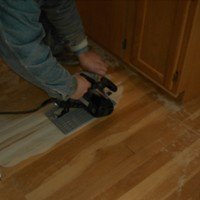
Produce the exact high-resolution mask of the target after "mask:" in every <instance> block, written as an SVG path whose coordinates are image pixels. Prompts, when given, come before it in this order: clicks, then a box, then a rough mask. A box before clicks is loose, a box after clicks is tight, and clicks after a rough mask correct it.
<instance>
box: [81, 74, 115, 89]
mask: <svg viewBox="0 0 200 200" xmlns="http://www.w3.org/2000/svg"><path fill="white" fill-rule="evenodd" d="M80 75H81V76H83V77H84V78H85V79H86V80H87V81H89V82H90V83H91V85H92V86H91V88H90V89H99V90H103V89H104V88H106V87H107V88H108V89H110V90H111V91H112V92H116V91H117V86H116V85H115V84H114V83H113V82H112V81H111V80H109V79H108V78H106V77H102V78H101V79H100V81H95V80H94V79H93V78H91V77H89V76H87V75H86V74H84V73H81V74H80Z"/></svg>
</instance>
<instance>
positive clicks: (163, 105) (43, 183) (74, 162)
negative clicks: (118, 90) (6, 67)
mask: <svg viewBox="0 0 200 200" xmlns="http://www.w3.org/2000/svg"><path fill="white" fill-rule="evenodd" d="M10 73H11V74H12V72H10ZM109 75H110V77H111V78H112V80H114V81H115V82H116V83H117V84H118V85H120V86H121V87H123V95H122V97H121V99H120V101H119V103H118V105H117V107H116V109H115V112H114V113H113V114H112V115H111V116H109V117H106V118H103V119H100V120H97V121H95V122H93V123H91V124H90V125H88V126H86V127H84V128H83V129H82V130H80V131H78V132H77V133H75V134H73V135H71V136H69V137H67V138H65V139H63V141H62V142H60V143H59V144H57V145H56V146H54V147H53V148H51V149H50V150H48V151H47V152H45V153H43V154H40V155H38V156H35V157H32V158H30V159H28V160H25V161H24V162H22V163H20V164H18V165H16V166H14V167H10V168H0V170H2V171H3V174H4V177H3V178H2V181H1V182H0V200H25V199H26V200H68V199H69V200H89V199H91V200H114V199H120V200H161V199H163V200H200V99H194V100H193V101H192V102H190V103H188V105H186V109H182V108H181V106H179V105H176V104H175V103H173V102H171V101H170V100H167V99H166V98H165V97H162V98H161V95H160V94H159V93H158V92H157V91H155V89H153V87H152V86H151V85H149V84H148V83H147V82H145V80H142V79H141V78H139V77H138V76H137V75H135V74H130V72H128V71H125V70H123V69H110V70H109ZM12 76H14V75H13V74H12ZM14 77H15V76H14ZM16 77H17V76H16ZM16 77H15V78H16ZM10 81H11V80H10ZM17 83H18V84H19V83H20V88H19V89H18V90H16V87H18V86H19V85H18V86H16V87H15V95H14V97H15V104H14V105H13V104H12V102H13V99H10V97H11V96H12V88H11V90H10V89H9V88H8V87H9V83H8V82H7V83H6V84H7V86H6V87H4V86H5V85H3V84H1V90H2V92H3V94H4V95H3V96H1V97H0V104H1V106H0V107H1V108H5V105H8V103H9V104H11V105H12V106H11V107H10V109H19V108H20V109H24V108H29V107H30V106H32V107H34V106H35V105H37V104H38V102H40V101H42V100H44V99H45V98H46V95H45V94H44V93H43V92H42V91H40V90H38V89H37V88H35V87H33V86H30V85H29V84H28V83H26V82H25V81H22V80H21V79H19V78H17ZM4 84H5V81H4ZM30 88H31V91H34V92H32V93H31V94H29V93H30V92H29V91H30ZM21 95H26V98H22V96H21ZM16 99H17V100H16ZM31 99H34V101H31ZM9 101H10V102H9ZM22 104H23V105H22ZM1 119H2V118H1ZM10 120H12V117H11V118H10ZM38 123H39V122H38ZM49 124H50V122H49ZM3 126H4V124H3V123H1V127H0V129H1V128H2V127H3Z"/></svg>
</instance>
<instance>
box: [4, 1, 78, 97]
mask: <svg viewBox="0 0 200 200" xmlns="http://www.w3.org/2000/svg"><path fill="white" fill-rule="evenodd" d="M39 16H40V8H39V6H38V4H37V3H36V2H35V1H34V0H18V1H14V0H0V28H1V29H0V54H1V56H2V57H3V58H4V60H5V61H6V62H7V63H8V64H9V65H10V67H11V68H12V69H13V70H14V71H15V72H17V73H18V74H20V75H21V76H22V77H24V78H25V79H27V80H28V81H30V82H32V83H33V84H35V85H37V86H39V87H41V88H42V89H44V90H46V91H47V92H48V93H49V95H50V96H53V97H57V98H62V99H67V98H68V97H69V96H70V95H71V94H73V93H74V91H75V90H76V79H75V78H74V77H73V76H72V75H70V74H69V72H68V71H67V70H66V69H64V68H63V67H62V66H61V65H60V64H59V63H58V62H57V60H56V59H55V58H54V57H53V56H52V53H51V50H50V48H49V47H48V46H46V45H45V44H44V42H43V38H44V36H45V33H44V30H43V26H42V24H40V23H39Z"/></svg>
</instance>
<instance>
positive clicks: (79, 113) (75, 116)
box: [46, 108, 95, 135]
mask: <svg viewBox="0 0 200 200" xmlns="http://www.w3.org/2000/svg"><path fill="white" fill-rule="evenodd" d="M56 109H57V108H53V109H51V110H50V111H48V112H47V113H46V116H47V117H48V118H49V119H50V120H51V121H52V122H53V123H54V124H55V125H56V126H57V127H58V128H59V129H60V130H61V131H62V132H63V133H64V134H65V135H67V134H69V133H71V132H72V131H75V130H76V129H78V128H79V127H81V126H83V125H84V124H86V123H88V122H90V121H92V120H94V119H95V118H94V117H93V116H92V115H90V114H89V113H88V112H86V111H85V110H83V109H81V108H73V109H70V111H69V112H68V113H66V114H64V115H63V116H62V117H59V118H56V117H55V114H54V112H55V111H56Z"/></svg>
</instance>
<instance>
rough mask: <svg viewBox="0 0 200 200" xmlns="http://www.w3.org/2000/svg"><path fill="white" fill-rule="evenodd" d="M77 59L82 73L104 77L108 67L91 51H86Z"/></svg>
mask: <svg viewBox="0 0 200 200" xmlns="http://www.w3.org/2000/svg"><path fill="white" fill-rule="evenodd" d="M78 58H79V61H80V64H81V67H82V69H83V70H84V71H88V72H92V73H95V74H98V75H100V76H105V74H106V72H107V67H108V65H107V64H106V63H105V62H104V61H103V59H102V58H101V57H100V56H99V55H98V54H96V53H95V52H93V51H87V52H84V53H81V54H80V55H79V56H78Z"/></svg>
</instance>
